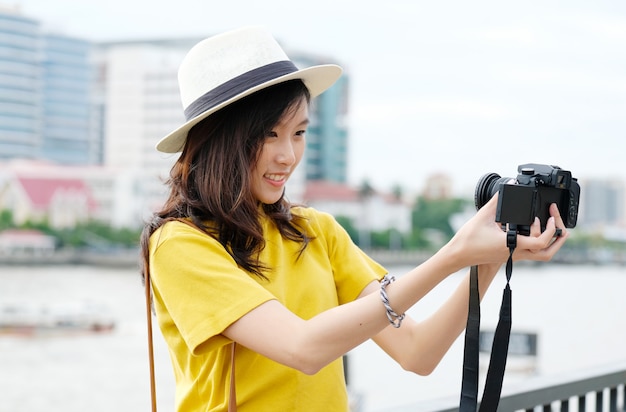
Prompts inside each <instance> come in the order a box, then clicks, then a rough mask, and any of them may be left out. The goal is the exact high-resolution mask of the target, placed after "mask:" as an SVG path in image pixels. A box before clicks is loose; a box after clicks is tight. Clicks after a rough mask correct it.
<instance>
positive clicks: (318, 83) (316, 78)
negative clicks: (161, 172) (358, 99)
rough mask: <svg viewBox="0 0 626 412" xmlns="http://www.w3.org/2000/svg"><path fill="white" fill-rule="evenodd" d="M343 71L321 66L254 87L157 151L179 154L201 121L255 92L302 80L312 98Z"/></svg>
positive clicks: (197, 119) (170, 137) (159, 145)
mask: <svg viewBox="0 0 626 412" xmlns="http://www.w3.org/2000/svg"><path fill="white" fill-rule="evenodd" d="M341 72H342V69H341V67H339V66H337V65H334V64H325V65H320V66H312V67H307V68H306V69H301V70H298V71H295V72H293V73H289V74H287V75H284V76H280V77H277V78H275V79H272V80H270V81H267V82H265V83H262V84H259V85H257V86H254V87H252V88H250V89H248V90H246V91H245V92H242V93H240V94H238V95H236V96H234V97H232V98H230V99H228V100H226V101H224V102H222V103H220V104H218V105H216V106H214V107H212V108H210V109H209V110H207V111H205V112H203V113H201V114H200V115H198V116H196V117H194V118H193V119H190V120H188V121H187V122H186V123H185V124H183V125H182V126H180V127H179V128H178V129H176V130H174V131H173V132H171V133H170V134H168V135H167V136H165V137H164V138H162V139H161V140H160V141H159V142H158V143H157V145H156V149H157V150H158V151H159V152H163V153H178V152H180V151H182V150H183V147H184V146H185V141H186V139H187V134H188V133H189V130H191V128H192V127H193V126H195V125H196V124H198V123H199V122H200V121H202V120H204V119H206V118H207V117H209V116H210V115H211V114H213V113H215V112H217V111H218V110H220V109H223V108H224V107H226V106H228V105H229V104H231V103H234V102H236V101H237V100H240V99H242V98H244V97H246V96H249V95H251V94H252V93H254V92H257V91H259V90H262V89H265V88H267V87H270V86H273V85H275V84H278V83H282V82H286V81H288V80H293V79H301V80H302V81H303V82H304V84H305V86H306V87H307V89H309V92H310V94H311V97H315V96H318V95H320V94H321V93H323V92H324V91H325V90H327V89H328V88H330V86H332V85H333V84H334V83H335V82H336V81H337V79H339V77H340V76H341Z"/></svg>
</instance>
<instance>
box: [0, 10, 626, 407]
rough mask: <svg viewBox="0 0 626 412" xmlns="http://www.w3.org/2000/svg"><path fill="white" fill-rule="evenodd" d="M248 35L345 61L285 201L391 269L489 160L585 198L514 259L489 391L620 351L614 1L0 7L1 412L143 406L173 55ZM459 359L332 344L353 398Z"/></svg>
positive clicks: (625, 218) (423, 247)
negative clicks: (509, 364)
mask: <svg viewBox="0 0 626 412" xmlns="http://www.w3.org/2000/svg"><path fill="white" fill-rule="evenodd" d="M247 25H263V26H266V27H268V28H269V29H270V30H271V31H272V32H273V33H274V35H275V36H276V38H277V39H278V40H279V42H280V43H281V44H282V45H283V47H284V48H285V50H286V51H287V53H288V54H289V55H290V57H292V58H293V59H294V60H295V62H296V63H297V64H298V65H301V66H308V65H312V64H321V63H336V64H339V65H341V66H342V67H343V68H344V70H345V72H344V76H343V77H342V79H340V81H339V82H338V83H337V84H336V85H335V86H333V88H331V89H330V90H328V91H327V92H326V93H324V94H323V95H322V96H320V97H319V98H318V99H317V100H316V101H315V104H314V107H313V111H312V118H313V122H312V125H311V128H310V130H309V131H308V134H307V139H308V148H307V152H306V157H305V160H304V161H303V163H302V165H303V166H301V167H300V168H299V171H298V173H296V174H295V175H294V176H293V177H292V179H291V180H290V183H289V186H288V189H287V194H288V196H289V197H290V199H291V200H293V201H297V202H305V203H307V204H310V205H312V206H315V207H318V208H319V209H323V210H326V211H328V212H330V213H332V214H333V215H335V217H336V218H337V220H338V221H339V222H340V223H341V224H342V225H343V226H344V227H345V228H346V229H347V230H348V232H349V233H350V235H351V236H352V238H353V239H354V240H355V242H356V243H358V244H359V245H360V246H361V247H363V248H364V249H367V250H368V251H370V253H372V254H373V255H374V256H375V257H376V258H377V259H379V260H380V261H381V262H383V263H384V264H386V265H387V266H388V267H389V269H390V271H391V272H394V273H396V274H397V275H401V274H402V273H403V271H404V270H405V269H406V268H407V267H408V265H410V264H416V263H419V262H421V261H422V260H423V259H425V258H427V257H428V256H429V255H430V254H431V253H432V252H433V251H434V250H436V249H437V248H438V247H440V246H441V245H442V244H443V243H445V242H446V241H447V240H448V239H449V238H450V237H451V236H452V234H453V233H454V231H455V230H456V229H458V227H459V226H460V225H461V224H462V223H463V222H464V221H465V220H467V218H468V217H469V216H470V215H471V214H472V213H474V210H475V206H474V199H473V197H474V191H475V186H476V183H477V181H478V180H479V179H480V177H481V176H483V175H484V174H485V173H488V172H495V173H498V174H500V175H502V176H508V177H515V176H516V175H517V166H518V165H520V164H524V163H531V162H532V163H544V164H550V165H558V166H560V167H562V168H563V169H566V170H569V171H571V172H572V175H573V176H574V177H576V178H578V182H579V183H580V186H581V188H582V190H581V198H580V210H579V215H578V224H577V227H576V229H574V230H573V231H572V237H571V239H570V241H569V242H568V245H567V247H566V248H564V249H563V250H562V251H560V252H559V255H558V256H557V257H556V259H555V261H554V262H551V263H549V264H543V265H537V266H531V265H527V266H524V265H522V266H520V268H519V269H516V276H515V277H514V282H518V283H517V284H513V288H514V289H515V287H516V286H517V288H518V290H521V292H517V293H518V294H517V295H515V301H514V306H515V309H516V310H517V311H519V312H516V313H519V315H517V316H519V318H516V320H515V321H514V328H515V327H516V326H517V329H518V330H520V331H521V332H522V333H523V334H526V335H528V336H534V337H535V338H536V339H537V350H536V351H534V353H533V354H526V355H525V356H526V357H523V359H521V360H520V361H519V362H518V363H520V364H522V365H523V366H519V365H518V366H519V367H518V368H517V369H515V367H513V369H514V370H511V371H510V377H509V378H508V379H509V380H508V381H505V384H506V383H507V382H510V384H511V385H513V384H514V382H515V381H516V377H517V378H524V377H528V376H536V375H546V374H554V373H565V372H567V371H571V370H578V369H581V368H586V367H590V366H594V365H597V364H604V363H611V362H615V361H617V360H623V359H624V355H623V350H620V348H622V347H623V342H624V340H625V339H626V335H625V334H624V333H625V332H624V330H626V328H624V326H625V325H624V317H623V316H622V315H623V313H624V311H625V309H626V307H625V303H624V302H623V299H622V295H623V293H619V292H618V291H620V290H621V291H623V290H626V288H624V286H626V284H625V283H626V275H625V273H624V272H625V271H624V268H625V266H624V265H625V262H626V200H625V199H626V196H625V193H626V184H625V182H626V169H625V168H624V160H623V157H624V153H626V152H625V143H624V137H625V136H624V135H625V133H626V116H625V112H626V54H625V53H624V52H623V51H624V49H625V48H626V4H624V3H623V2H619V1H597V2H592V3H591V2H583V1H571V2H567V3H550V4H546V3H545V2H540V1H529V2H525V3H524V4H523V5H520V4H503V3H502V2H496V1H480V2H473V3H466V2H461V1H456V0H454V1H445V2H424V1H408V0H407V1H395V2H387V3H386V4H384V5H383V4H381V3H380V2H373V1H343V2H336V1H335V2H331V1H328V0H319V1H316V2H312V3H310V4H306V5H305V4H303V3H298V2H288V1H283V0H271V1H265V2H253V1H230V2H217V1H205V2H199V1H192V0H180V1H177V2H175V3H171V4H156V3H155V2H148V1H143V0H137V1H133V2H128V1H125V2H122V1H121V0H108V1H106V2H104V1H97V0H80V1H78V0H76V1H72V0H55V1H54V2H51V1H44V0H21V1H16V0H13V1H11V0H0V322H2V323H0V392H1V393H2V394H3V395H2V396H1V397H0V411H39V410H43V409H46V410H59V411H60V410H63V411H71V410H83V409H85V408H89V409H92V410H107V411H108V410H119V411H131V410H133V411H135V410H143V409H146V408H147V406H148V403H149V392H148V389H147V388H148V386H147V385H148V375H147V353H146V348H145V346H146V337H145V325H144V323H145V322H144V318H145V315H143V313H142V308H143V306H142V305H143V301H142V299H143V295H142V285H141V280H140V277H139V275H138V269H137V238H138V234H139V231H140V230H141V227H142V224H143V222H144V221H145V219H147V218H148V217H149V216H150V213H151V212H152V211H154V210H155V208H157V207H159V205H160V204H161V203H162V202H163V200H164V196H165V194H166V191H165V186H164V185H163V180H164V179H165V178H167V175H168V172H169V168H170V167H171V165H172V163H173V162H174V160H175V158H176V156H175V155H164V154H160V153H158V152H156V150H154V145H155V144H156V142H157V141H158V140H159V139H160V138H161V137H162V136H164V135H166V134H167V133H169V132H170V131H171V130H173V129H175V128H176V127H177V126H178V125H180V124H181V123H182V122H183V114H182V107H181V103H180V99H179V95H178V88H177V83H176V71H177V68H178V64H179V63H180V61H181V59H182V58H183V56H184V55H185V53H186V52H187V51H188V50H189V48H190V47H191V46H192V45H193V44H195V43H196V42H197V41H199V40H201V39H203V38H205V37H208V36H210V35H213V34H217V33H219V32H222V31H225V30H230V29H234V28H238V27H242V26H247ZM455 281H458V277H455V276H453V277H452V278H451V280H450V283H448V282H445V283H444V284H443V285H442V286H441V287H440V288H438V289H437V290H436V291H435V292H434V293H433V294H432V296H429V298H428V299H426V300H425V302H423V303H422V304H420V305H419V306H418V307H416V308H414V313H412V315H413V316H415V317H417V318H419V317H422V316H426V315H427V313H428V311H429V308H432V307H434V306H435V305H436V304H437V302H438V299H443V298H444V297H445V296H446V294H447V293H449V291H450V290H451V288H453V287H454V285H455ZM497 288H498V285H496V287H495V288H494V289H497ZM526 292H527V294H526ZM538 294H539V295H540V296H542V298H541V299H538ZM490 296H491V295H490ZM490 296H487V297H486V298H485V301H484V303H483V305H484V306H485V308H486V309H485V310H484V312H485V314H484V316H485V321H484V325H485V327H486V328H487V329H489V327H490V325H491V323H494V324H495V318H494V319H491V320H490V317H489V316H490V313H493V315H494V317H495V316H497V310H498V309H497V305H499V293H498V292H497V291H496V293H492V296H493V298H492V299H493V301H492V300H490ZM583 302H584V303H583ZM492 306H493V307H492ZM581 306H582V307H584V308H585V310H581V309H580V307H581ZM555 308H560V309H558V310H555ZM556 312H558V313H559V314H560V316H558V317H555V316H556ZM548 315H554V316H548ZM490 322H491V323H490ZM515 322H517V324H516V323H515ZM583 334H584V339H581V338H580V337H581V335H583ZM160 339H161V338H160V336H159V335H158V332H157V336H155V341H156V343H157V362H158V366H157V372H158V373H159V376H158V377H159V383H160V385H159V398H160V402H161V403H162V405H163V406H162V410H172V409H173V406H172V404H173V380H172V377H171V373H170V366H169V359H168V355H167V351H166V349H165V347H164V346H163V344H162V341H161V340H160ZM564 348H566V349H567V350H564ZM461 351H462V347H459V345H455V346H454V347H453V348H452V349H451V352H450V354H449V356H447V357H446V359H445V360H444V362H443V363H442V365H441V367H440V368H439V369H438V371H437V372H435V374H434V375H433V376H431V377H428V378H418V377H414V376H410V375H409V374H408V373H406V372H403V371H402V370H400V368H399V367H395V365H393V363H392V362H390V361H389V360H388V359H387V358H386V357H385V355H384V354H381V353H379V352H380V351H378V350H377V349H376V348H373V347H371V345H369V344H366V345H363V346H362V347H360V348H358V349H357V350H355V351H354V353H352V354H351V356H350V357H349V358H350V359H351V361H350V362H349V376H351V377H352V378H351V379H350V386H351V391H352V392H353V393H354V397H355V399H359V400H360V402H359V409H360V410H363V411H382V410H384V409H385V408H387V407H390V406H393V405H403V404H410V403H412V402H418V401H421V400H425V399H431V398H434V397H439V396H448V395H454V394H456V393H458V391H459V388H460V367H461V358H460V355H461ZM379 356H382V358H380V359H379ZM514 365H515V363H514ZM388 382H394V384H393V385H386V383H388ZM5 394H6V395H5Z"/></svg>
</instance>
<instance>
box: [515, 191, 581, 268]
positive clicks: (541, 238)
mask: <svg viewBox="0 0 626 412" xmlns="http://www.w3.org/2000/svg"><path fill="white" fill-rule="evenodd" d="M557 228H560V229H561V235H560V236H558V237H555V234H556V229H557ZM568 236H569V232H568V231H567V229H565V224H564V223H563V219H562V218H561V215H560V213H559V209H558V207H557V206H556V204H555V203H553V204H551V205H550V218H549V219H548V221H547V222H546V229H545V230H544V232H543V233H541V225H540V222H539V219H538V218H535V222H534V223H533V224H532V225H531V226H530V235H529V236H521V235H518V236H517V248H515V252H514V253H513V260H535V261H544V262H545V261H549V260H550V259H552V257H554V255H555V254H556V252H557V251H558V250H559V249H560V248H561V246H563V244H564V243H565V239H567V237H568Z"/></svg>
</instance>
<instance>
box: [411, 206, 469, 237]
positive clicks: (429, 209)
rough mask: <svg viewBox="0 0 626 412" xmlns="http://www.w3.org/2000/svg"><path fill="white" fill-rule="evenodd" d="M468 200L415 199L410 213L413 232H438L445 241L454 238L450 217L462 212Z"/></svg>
mask: <svg viewBox="0 0 626 412" xmlns="http://www.w3.org/2000/svg"><path fill="white" fill-rule="evenodd" d="M467 202H468V200H466V199H460V198H452V199H437V200H429V199H426V198H424V197H422V196H420V197H418V198H417V201H416V202H415V207H414V208H413V213H412V224H413V225H412V226H413V230H414V231H415V230H418V231H419V230H424V229H435V230H439V231H440V232H441V233H442V234H443V235H444V237H445V238H446V239H451V238H452V236H454V229H452V226H451V225H450V217H451V216H452V215H453V214H455V213H459V212H461V211H462V210H463V208H464V206H465V205H466V204H467Z"/></svg>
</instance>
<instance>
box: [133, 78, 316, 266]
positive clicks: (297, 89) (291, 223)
mask: <svg viewBox="0 0 626 412" xmlns="http://www.w3.org/2000/svg"><path fill="white" fill-rule="evenodd" d="M303 98H304V99H305V101H306V104H308V103H309V101H310V94H309V91H308V89H307V88H306V86H305V85H304V83H303V82H302V81H301V80H290V81H287V82H283V83H279V84H277V85H274V86H271V87H268V88H266V89H263V90H261V91H258V92H256V93H254V94H252V95H250V96H247V97H245V98H243V99H241V100H239V101H237V102H235V103H232V104H230V105H229V106H227V107H225V108H223V109H220V110H219V111H217V112H215V113H213V114H211V115H210V116H209V117H207V118H206V119H204V120H202V121H201V122H200V123H198V124H197V125H195V126H194V127H193V128H192V129H191V130H190V131H189V134H188V136H187V140H186V142H185V146H184V148H183V151H182V153H181V155H180V157H179V158H178V160H177V161H176V163H175V164H174V166H173V167H172V169H171V171H170V177H169V179H168V180H167V185H168V186H169V187H170V194H169V198H168V199H167V201H166V202H165V204H164V205H163V207H162V209H161V210H160V211H157V212H156V213H154V215H153V216H152V219H151V220H150V221H149V222H147V223H146V225H145V226H144V229H143V232H142V234H141V253H142V263H143V267H142V276H143V275H145V273H146V272H147V271H149V270H150V268H149V248H148V246H149V240H150V236H151V235H152V234H153V233H154V232H155V231H156V230H157V229H158V228H159V227H161V226H162V225H163V224H165V223H166V222H168V221H172V220H180V221H183V222H185V223H188V224H191V225H192V226H194V227H196V228H197V229H199V230H201V231H203V232H206V233H207V234H209V235H211V236H213V237H215V238H216V239H217V240H218V241H219V242H220V243H221V244H222V245H223V246H224V248H226V250H227V251H228V253H229V254H230V255H231V256H232V257H233V259H234V260H235V261H236V262H237V264H238V265H239V267H241V268H243V269H244V270H246V271H248V272H251V273H253V274H255V275H257V276H259V277H261V278H265V275H264V274H263V271H264V270H266V269H268V268H266V267H265V266H264V264H263V262H260V261H259V259H258V253H259V252H260V251H261V250H262V249H263V247H264V246H265V242H264V239H263V231H262V228H261V223H260V215H261V211H260V209H259V208H262V209H263V213H265V214H266V215H267V216H268V217H269V218H270V219H271V220H272V221H273V222H274V223H275V224H276V226H277V228H278V230H279V231H280V233H281V235H282V236H283V237H285V238H287V239H290V240H293V241H297V242H301V243H302V247H301V249H300V251H301V252H302V251H303V250H304V248H306V246H307V244H308V242H309V237H308V236H307V234H306V233H304V232H303V230H302V229H301V227H302V226H301V225H298V220H299V219H300V218H299V217H298V216H295V215H293V214H292V213H291V207H292V206H291V204H290V203H289V202H288V201H287V200H286V199H285V198H284V194H283V196H282V197H281V198H280V199H279V200H278V201H277V202H276V203H274V204H262V205H260V204H259V202H258V200H256V199H255V198H254V197H253V195H252V191H251V187H250V180H251V177H250V171H251V170H252V168H253V167H254V165H255V163H256V161H257V157H258V155H259V153H260V150H261V148H262V146H263V142H264V139H265V136H267V133H268V132H269V131H271V129H272V128H273V127H274V126H276V125H277V124H278V122H279V121H280V120H281V118H282V117H283V116H285V115H288V114H289V113H290V112H291V111H293V110H296V109H297V108H298V107H299V105H300V104H304V103H303Z"/></svg>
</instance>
